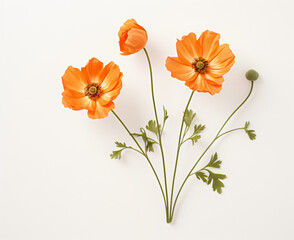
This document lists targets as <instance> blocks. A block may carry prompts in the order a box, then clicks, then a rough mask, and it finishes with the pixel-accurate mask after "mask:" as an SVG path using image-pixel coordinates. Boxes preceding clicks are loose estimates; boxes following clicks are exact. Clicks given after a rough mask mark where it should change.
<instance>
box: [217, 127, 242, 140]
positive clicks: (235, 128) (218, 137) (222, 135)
mask: <svg viewBox="0 0 294 240" xmlns="http://www.w3.org/2000/svg"><path fill="white" fill-rule="evenodd" d="M242 129H245V128H244V127H240V128H235V129H232V130H230V131H227V132H224V133H222V134H220V135H218V137H217V138H220V137H221V136H223V135H225V134H227V133H230V132H234V131H237V130H242Z"/></svg>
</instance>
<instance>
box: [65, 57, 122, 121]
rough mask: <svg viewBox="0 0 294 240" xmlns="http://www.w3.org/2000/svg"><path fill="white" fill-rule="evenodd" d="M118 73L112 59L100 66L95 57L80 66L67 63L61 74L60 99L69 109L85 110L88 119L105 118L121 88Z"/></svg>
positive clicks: (120, 74)
mask: <svg viewBox="0 0 294 240" xmlns="http://www.w3.org/2000/svg"><path fill="white" fill-rule="evenodd" d="M122 75H123V74H122V73H121V72H120V69H119V67H118V66H117V65H116V64H115V63H114V62H110V63H108V64H107V65H106V66H105V67H104V68H103V63H102V62H100V61H99V60H97V59H96V58H92V59H90V60H89V62H88V63H87V65H86V66H85V67H83V68H82V69H81V70H80V69H78V68H74V67H72V66H69V67H68V68H67V69H66V71H65V73H64V75H63V76H62V84H63V88H64V91H63V93H62V96H63V98H62V103H63V105H64V106H65V107H68V108H71V109H73V110H82V109H86V110H88V116H89V117H90V118H92V119H97V118H105V117H107V116H108V113H109V111H110V110H111V109H114V103H113V100H114V99H115V98H116V97H117V96H118V94H119V93H120V90H121V88H122V81H121V79H122Z"/></svg>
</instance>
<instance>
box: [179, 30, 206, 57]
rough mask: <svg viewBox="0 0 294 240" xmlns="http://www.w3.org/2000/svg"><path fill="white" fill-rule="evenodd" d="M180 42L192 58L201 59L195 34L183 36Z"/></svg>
mask: <svg viewBox="0 0 294 240" xmlns="http://www.w3.org/2000/svg"><path fill="white" fill-rule="evenodd" d="M182 42H183V44H184V45H185V47H186V49H187V50H188V52H189V53H190V55H191V56H193V58H196V57H198V58H200V57H202V47H201V45H200V43H199V41H197V38H196V34H195V33H189V34H188V36H183V37H182Z"/></svg>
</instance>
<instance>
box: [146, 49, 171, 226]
mask: <svg viewBox="0 0 294 240" xmlns="http://www.w3.org/2000/svg"><path fill="white" fill-rule="evenodd" d="M144 52H145V54H146V57H147V60H148V65H149V71H150V81H151V94H152V102H153V108H154V114H155V120H156V124H157V129H158V141H159V146H160V151H161V157H162V167H163V174H164V184H165V196H166V220H167V221H168V220H169V214H168V209H169V201H168V191H167V180H166V167H165V160H164V152H163V147H162V141H161V131H160V125H159V121H158V116H157V110H156V104H155V96H154V87H153V74H152V67H151V61H150V58H149V55H148V52H147V50H146V48H144Z"/></svg>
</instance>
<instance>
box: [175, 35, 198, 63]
mask: <svg viewBox="0 0 294 240" xmlns="http://www.w3.org/2000/svg"><path fill="white" fill-rule="evenodd" d="M176 46H177V54H178V57H179V59H180V60H181V62H183V63H184V64H186V65H191V64H192V62H193V60H194V58H195V57H197V56H195V55H193V52H190V51H189V49H187V47H186V45H185V44H184V43H183V40H181V41H180V40H178V41H177V44H176Z"/></svg>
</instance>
